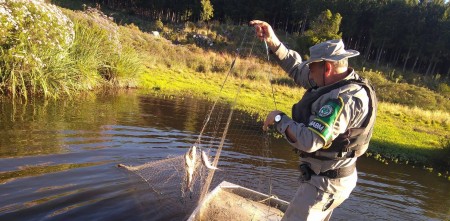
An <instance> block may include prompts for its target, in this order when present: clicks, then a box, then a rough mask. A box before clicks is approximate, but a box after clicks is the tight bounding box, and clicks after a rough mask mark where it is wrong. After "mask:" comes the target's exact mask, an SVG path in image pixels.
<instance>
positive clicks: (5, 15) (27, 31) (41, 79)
mask: <svg viewBox="0 0 450 221" xmlns="http://www.w3.org/2000/svg"><path fill="white" fill-rule="evenodd" d="M0 35H1V38H0V46H1V49H0V70H1V72H0V92H2V93H7V94H11V95H12V96H13V97H15V96H24V97H27V96H28V93H29V92H31V93H33V94H39V93H43V94H44V95H46V96H54V95H55V94H56V93H59V91H67V90H68V88H69V87H70V85H69V84H70V82H68V81H66V79H70V78H72V76H71V75H70V73H67V70H65V68H66V67H67V66H68V65H70V61H69V60H68V59H67V49H68V48H69V47H70V46H71V45H72V43H73V41H74V37H75V33H74V29H73V23H72V22H71V21H70V20H69V19H68V18H67V17H66V16H65V15H63V14H62V12H61V11H60V10H59V9H58V8H57V7H56V6H54V5H48V4H46V3H44V2H42V1H38V0H33V1H25V0H11V1H6V2H0Z"/></svg>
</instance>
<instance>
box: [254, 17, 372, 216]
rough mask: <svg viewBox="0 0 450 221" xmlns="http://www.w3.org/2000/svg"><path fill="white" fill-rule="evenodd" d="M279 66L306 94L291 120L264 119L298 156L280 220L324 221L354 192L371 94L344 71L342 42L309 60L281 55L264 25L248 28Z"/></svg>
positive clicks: (349, 53) (318, 49)
mask: <svg viewBox="0 0 450 221" xmlns="http://www.w3.org/2000/svg"><path fill="white" fill-rule="evenodd" d="M250 24H251V25H253V26H254V27H255V29H256V34H257V37H258V38H260V39H261V40H265V41H266V42H267V44H268V46H269V47H270V49H271V50H272V52H274V54H275V55H276V57H277V58H278V59H279V64H280V66H281V67H282V68H283V69H284V70H285V71H286V72H287V73H288V74H289V76H290V77H291V78H293V79H294V81H295V82H296V83H297V84H299V85H300V86H302V87H304V88H306V89H308V90H307V92H306V93H305V95H304V96H303V97H302V99H301V100H300V102H298V103H297V104H295V105H294V106H293V108H292V119H291V118H289V117H288V116H287V115H285V114H284V113H282V112H281V111H278V110H275V111H272V112H270V113H269V114H268V116H267V118H266V120H265V122H264V126H263V129H264V130H267V128H268V126H270V125H274V126H275V128H276V130H277V131H278V132H280V133H281V134H283V135H284V137H285V138H286V139H287V141H288V142H289V143H290V144H291V145H292V146H294V147H295V148H296V149H295V150H297V151H298V153H299V154H300V166H299V168H300V187H299V188H298V190H297V192H296V193H295V195H294V197H293V199H292V201H291V203H290V206H289V208H288V209H287V210H286V212H285V215H284V217H283V220H329V219H330V217H331V214H332V212H333V209H334V208H336V207H337V206H339V205H340V204H341V203H342V202H343V201H344V200H345V199H347V198H348V197H349V195H350V193H351V192H352V190H353V188H354V187H355V186H356V180H357V172H356V159H357V157H359V156H361V155H362V154H363V153H364V152H365V151H366V150H367V147H368V143H369V140H370V138H371V136H372V129H373V125H374V121H375V116H376V107H377V100H376V97H375V92H374V91H373V89H372V87H371V86H370V85H369V84H368V82H367V81H366V80H365V79H362V78H361V77H359V76H358V74H356V73H355V72H354V70H353V69H352V68H349V67H348V60H347V59H348V58H350V57H354V56H357V55H359V52H357V51H354V50H345V49H344V43H343V42H342V40H330V41H326V42H322V43H320V44H317V45H315V46H312V47H311V48H310V59H309V60H307V61H304V62H302V59H301V57H300V55H299V54H298V53H297V52H295V51H292V50H289V49H287V48H286V47H285V46H284V45H283V44H282V43H281V42H280V40H279V39H278V38H277V36H276V35H275V33H274V31H273V30H272V28H271V26H270V25H269V24H267V23H266V22H263V21H259V20H254V21H251V22H250Z"/></svg>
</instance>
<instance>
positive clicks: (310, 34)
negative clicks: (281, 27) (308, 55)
mask: <svg viewBox="0 0 450 221" xmlns="http://www.w3.org/2000/svg"><path fill="white" fill-rule="evenodd" d="M341 20H342V16H341V15H340V14H339V13H336V14H334V15H333V13H332V12H331V11H330V10H328V9H327V10H325V11H323V12H322V13H321V14H320V15H319V17H318V18H317V19H316V20H314V21H313V22H311V29H309V30H308V31H306V32H305V35H304V36H302V37H300V39H299V45H300V50H301V51H304V52H305V51H307V49H308V48H309V47H311V46H313V45H315V44H317V43H320V42H323V41H326V40H331V39H341V38H342V33H340V32H339V26H340V25H341Z"/></svg>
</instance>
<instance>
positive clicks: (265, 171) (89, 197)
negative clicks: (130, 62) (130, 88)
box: [0, 92, 450, 220]
mask: <svg viewBox="0 0 450 221" xmlns="http://www.w3.org/2000/svg"><path fill="white" fill-rule="evenodd" d="M209 108H210V104H209V103H206V102H200V101H196V100H194V99H190V98H185V99H174V98H161V97H153V96H148V95H139V94H138V93H136V92H131V93H120V94H116V95H104V96H97V97H89V98H86V99H80V100H76V101H57V102H56V101H45V102H41V101H33V102H29V103H28V104H26V105H18V104H16V105H15V106H13V105H12V104H11V103H8V102H2V103H0V110H1V113H0V199H1V200H0V220H182V219H183V218H185V217H186V214H187V213H189V212H190V208H189V207H188V206H185V207H183V206H181V209H179V210H174V209H173V208H171V207H170V205H168V204H165V203H164V201H167V199H161V197H158V196H156V194H155V193H154V192H152V191H151V190H149V186H148V185H147V184H146V183H145V182H142V181H141V180H140V179H137V178H136V177H134V176H133V175H132V174H130V173H127V172H126V171H124V170H120V169H118V168H117V167H116V165H117V164H118V163H129V164H135V165H138V164H143V163H146V162H149V161H156V160H160V159H166V158H167V157H168V156H181V155H182V154H184V152H185V151H186V148H188V147H189V146H190V145H192V144H193V143H194V142H195V140H196V138H197V136H198V133H199V131H200V130H201V126H202V125H203V122H204V119H205V116H206V113H207V111H208V109H209ZM223 115H224V116H226V115H227V112H226V111H224V112H223ZM256 119H257V117H256V116H255V117H252V116H247V115H245V114H243V113H240V112H236V113H235V115H234V118H233V122H234V123H235V124H233V123H232V124H231V126H230V131H229V133H228V136H227V140H226V142H225V145H224V149H223V151H222V154H221V159H220V162H219V167H220V168H221V170H220V171H217V172H216V174H215V180H214V182H213V186H214V185H216V184H217V183H219V182H220V181H221V180H227V181H230V182H234V183H237V184H239V185H243V186H245V187H249V188H253V189H257V190H260V191H263V192H268V191H269V190H268V186H269V185H268V183H269V182H271V183H272V193H273V194H275V195H277V196H278V197H280V198H282V199H285V200H290V197H291V196H292V195H293V193H294V192H295V190H296V186H297V176H298V172H297V170H296V167H297V157H296V156H295V155H294V154H293V152H292V151H291V148H290V147H289V146H288V145H287V144H286V143H285V141H283V140H272V142H271V143H272V144H271V149H270V155H264V154H262V152H261V148H259V147H260V146H261V145H262V144H261V142H262V141H261V140H260V136H258V133H259V132H260V128H261V123H257V122H255V120H256ZM236 122H238V123H239V125H240V126H239V127H238V126H236V125H237V124H236ZM242 125H246V126H245V127H243V126H242ZM217 126H218V127H220V126H223V125H222V124H220V123H218V125H217ZM255 131H256V132H255ZM205 136H206V137H211V140H210V142H209V143H210V145H211V146H213V147H215V146H217V145H218V142H219V141H218V140H216V139H213V138H212V137H213V136H215V137H220V134H213V133H211V132H207V133H205ZM358 171H359V173H358V175H359V181H358V186H357V187H356V188H355V191H354V192H353V194H352V195H351V197H350V198H349V199H348V200H347V201H346V202H344V204H343V205H342V206H341V207H340V208H338V209H336V210H335V212H334V215H333V220H449V219H450V211H449V208H450V191H448V190H449V189H450V188H449V187H450V184H449V182H447V181H445V180H443V179H440V178H438V177H436V176H435V175H432V174H430V173H427V172H424V171H423V170H420V169H414V168H411V167H410V166H407V165H396V164H389V165H385V164H381V163H378V162H377V161H374V160H371V159H366V158H362V159H360V160H359V161H358ZM166 188H167V189H165V191H167V192H168V191H175V192H174V194H178V192H177V191H179V190H173V188H170V185H168V186H167V187H166ZM155 205H158V206H155Z"/></svg>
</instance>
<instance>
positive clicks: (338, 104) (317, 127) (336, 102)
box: [308, 97, 344, 146]
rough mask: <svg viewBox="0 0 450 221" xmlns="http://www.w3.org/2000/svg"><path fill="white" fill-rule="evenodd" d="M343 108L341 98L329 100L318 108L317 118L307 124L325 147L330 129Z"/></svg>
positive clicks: (328, 139)
mask: <svg viewBox="0 0 450 221" xmlns="http://www.w3.org/2000/svg"><path fill="white" fill-rule="evenodd" d="M343 107H344V101H343V100H342V98H341V97H338V99H331V100H329V101H328V102H327V103H326V104H325V105H323V106H322V107H321V108H320V110H319V113H318V114H317V117H316V118H314V120H312V121H311V122H309V124H308V129H310V130H311V131H312V132H314V133H316V134H317V135H319V137H321V138H322V139H323V141H324V142H325V146H327V144H328V142H329V141H330V139H331V135H332V129H333V128H332V127H333V125H334V123H335V122H336V120H337V118H338V117H339V115H340V114H341V112H342V109H343Z"/></svg>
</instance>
